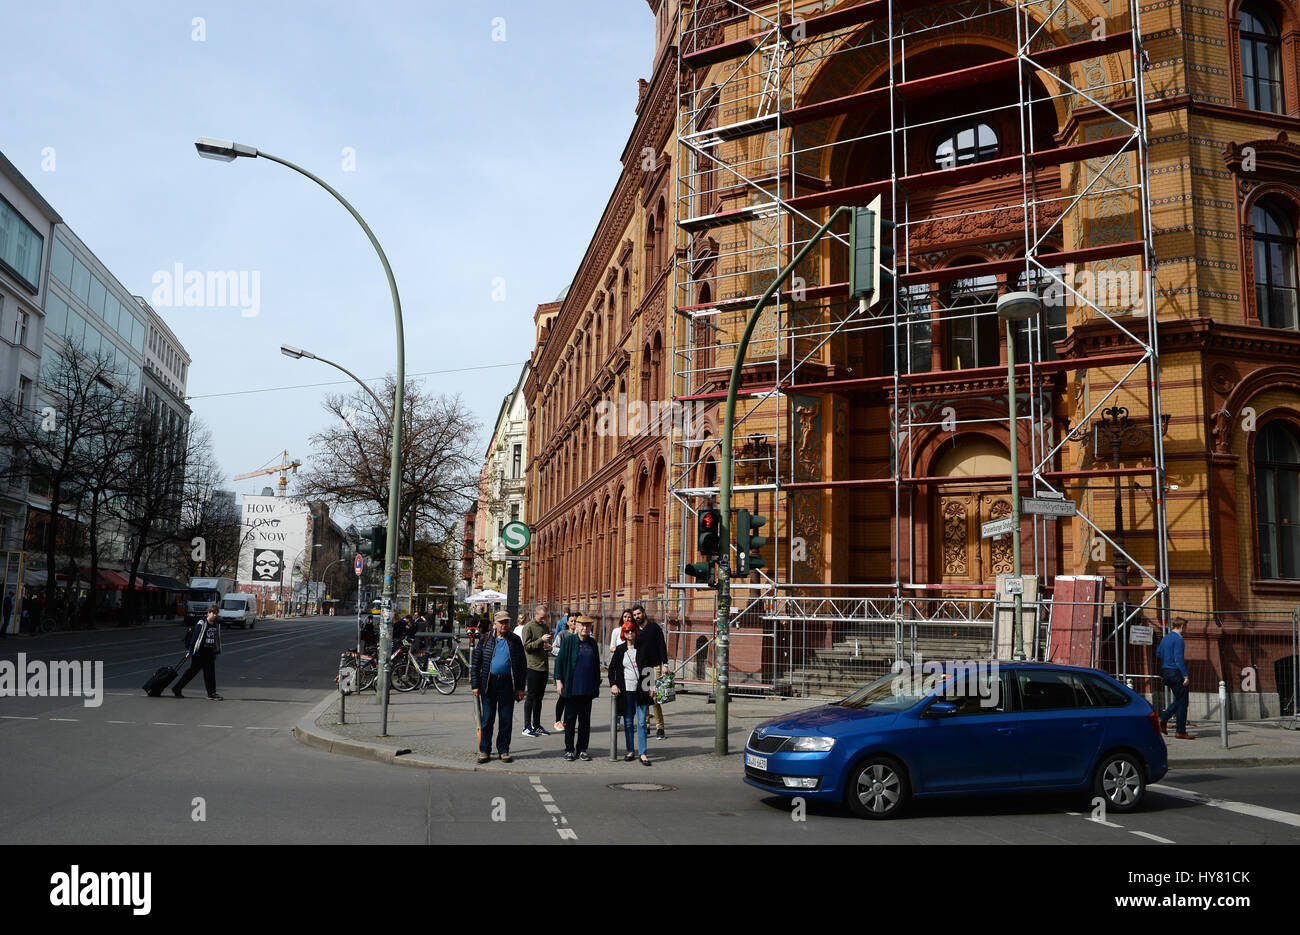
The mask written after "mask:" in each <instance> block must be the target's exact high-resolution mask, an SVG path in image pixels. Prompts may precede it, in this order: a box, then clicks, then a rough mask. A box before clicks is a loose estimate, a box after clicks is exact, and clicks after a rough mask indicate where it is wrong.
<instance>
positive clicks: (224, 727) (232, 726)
mask: <svg viewBox="0 0 1300 935" xmlns="http://www.w3.org/2000/svg"><path fill="white" fill-rule="evenodd" d="M1007 483H1010V481H1008V482H1007ZM199 727H220V728H223V729H225V730H234V729H235V728H234V725H232V724H200V725H199Z"/></svg>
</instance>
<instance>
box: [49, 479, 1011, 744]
mask: <svg viewBox="0 0 1300 935" xmlns="http://www.w3.org/2000/svg"><path fill="white" fill-rule="evenodd" d="M1008 483H1010V481H1008ZM50 720H51V721H80V720H81V718H79V717H52V718H50Z"/></svg>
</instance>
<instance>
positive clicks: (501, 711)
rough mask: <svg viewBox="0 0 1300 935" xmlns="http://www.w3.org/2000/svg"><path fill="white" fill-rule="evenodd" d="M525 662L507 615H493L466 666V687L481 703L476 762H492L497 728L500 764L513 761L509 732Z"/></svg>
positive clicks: (521, 688) (520, 696)
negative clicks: (493, 729)
mask: <svg viewBox="0 0 1300 935" xmlns="http://www.w3.org/2000/svg"><path fill="white" fill-rule="evenodd" d="M526 672H527V661H526V659H525V657H524V644H523V643H521V642H519V637H517V636H515V635H514V634H513V633H511V632H510V615H509V614H508V613H506V612H505V611H504V610H503V611H501V612H500V613H498V614H497V615H496V619H495V620H494V621H493V628H492V629H491V630H489V631H488V633H487V635H486V636H483V637H482V638H481V639H479V640H478V642H477V643H476V644H475V646H474V656H473V658H472V660H471V662H470V667H469V687H470V690H471V691H473V693H474V697H475V698H477V699H479V701H480V702H481V703H482V710H483V717H482V720H481V721H480V722H479V726H480V727H481V728H482V733H481V736H480V738H479V744H478V761H479V762H480V763H486V762H488V760H490V759H492V726H493V724H494V723H495V722H496V720H497V718H498V715H499V716H500V725H499V726H498V728H497V755H498V756H500V757H501V762H502V763H511V762H514V758H513V757H512V756H511V755H510V729H511V727H513V726H514V712H515V702H516V701H523V700H524V685H525V684H526V677H525V673H526Z"/></svg>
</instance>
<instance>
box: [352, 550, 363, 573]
mask: <svg viewBox="0 0 1300 935" xmlns="http://www.w3.org/2000/svg"><path fill="white" fill-rule="evenodd" d="M365 567H366V559H365V556H363V555H358V556H357V557H356V558H354V559H353V560H352V568H353V570H354V571H356V573H357V577H360V576H361V569H363V568H365Z"/></svg>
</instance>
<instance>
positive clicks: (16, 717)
mask: <svg viewBox="0 0 1300 935" xmlns="http://www.w3.org/2000/svg"><path fill="white" fill-rule="evenodd" d="M1008 483H1010V481H1008ZM0 717H2V718H4V719H5V720H6V721H39V720H40V718H38V717H21V716H20V715H17V714H0Z"/></svg>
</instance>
